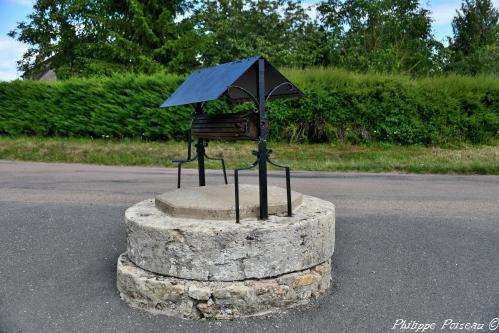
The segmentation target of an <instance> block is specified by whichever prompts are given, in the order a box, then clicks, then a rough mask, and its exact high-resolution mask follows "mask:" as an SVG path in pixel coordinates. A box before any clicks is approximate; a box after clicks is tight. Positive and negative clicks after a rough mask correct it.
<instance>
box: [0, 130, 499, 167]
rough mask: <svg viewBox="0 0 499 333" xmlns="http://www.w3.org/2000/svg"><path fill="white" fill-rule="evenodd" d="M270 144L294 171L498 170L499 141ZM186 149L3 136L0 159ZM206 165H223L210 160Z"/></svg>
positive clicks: (147, 156) (237, 155)
mask: <svg viewBox="0 0 499 333" xmlns="http://www.w3.org/2000/svg"><path fill="white" fill-rule="evenodd" d="M270 147H271V148H272V149H273V151H274V153H273V154H272V159H273V160H274V161H275V162H277V163H279V164H285V165H289V166H291V169H292V170H310V171H367V172H410V173H455V174H493V175H499V142H498V143H497V144H494V145H480V146H477V145H462V146H459V147H453V148H438V147H425V146H399V145H387V144H370V145H346V144H285V143H272V144H270ZM186 148H187V144H186V143H182V142H144V141H138V140H123V141H110V140H101V139H99V140H92V139H75V138H70V139H68V138H49V139H47V138H37V137H20V138H12V137H0V159H8V160H23V161H42V162H69V163H90V164H104V165H144V166H147V165H148V166H165V167H173V166H174V164H173V163H172V162H171V160H173V159H178V158H184V157H185V156H186V154H187V149H186ZM255 148H256V144H255V143H253V142H236V143H226V142H210V144H209V146H208V147H207V153H208V155H210V156H212V157H220V156H222V155H223V156H224V158H225V159H226V161H227V167H228V168H229V169H233V168H235V167H238V166H243V165H246V164H248V163H251V162H253V161H254V156H252V155H251V151H252V150H253V149H255ZM186 167H196V164H195V163H189V164H188V165H186ZM207 167H208V168H219V167H220V165H219V163H216V162H212V161H207Z"/></svg>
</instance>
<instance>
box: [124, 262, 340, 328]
mask: <svg viewBox="0 0 499 333" xmlns="http://www.w3.org/2000/svg"><path fill="white" fill-rule="evenodd" d="M117 281H118V289H119V291H120V295H121V298H122V299H123V300H125V302H127V303H128V304H129V305H130V306H132V307H135V308H138V309H142V310H145V311H148V312H151V313H155V314H166V315H170V316H176V317H183V318H189V319H202V318H206V319H235V318H238V317H248V316H258V315H266V314H271V313H276V312H280V311H282V310H284V309H289V308H292V307H296V306H299V305H304V304H306V303H308V302H309V301H310V300H311V299H312V298H316V297H318V296H320V295H321V294H323V293H325V292H326V290H327V289H328V288H329V286H330V283H331V264H330V261H329V260H328V261H326V262H324V263H322V264H319V265H315V266H313V267H311V268H310V269H306V270H303V271H300V272H294V273H288V274H283V275H281V276H277V277H273V278H267V279H259V280H254V279H249V280H245V281H233V282H215V281H196V280H187V279H178V278H174V277H168V276H163V275H159V274H155V273H152V272H148V271H146V270H143V269H141V268H139V267H137V266H136V265H135V264H134V263H132V262H131V261H130V260H129V259H128V258H127V256H126V254H122V255H121V256H120V258H119V259H118V278H117Z"/></svg>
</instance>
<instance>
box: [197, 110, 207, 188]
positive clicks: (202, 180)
mask: <svg viewBox="0 0 499 333" xmlns="http://www.w3.org/2000/svg"><path fill="white" fill-rule="evenodd" d="M201 113H203V105H202V104H201V103H196V114H201ZM204 147H205V142H204V140H203V139H198V143H197V144H196V153H197V156H198V175H199V186H206V177H205V170H204V156H205V150H204Z"/></svg>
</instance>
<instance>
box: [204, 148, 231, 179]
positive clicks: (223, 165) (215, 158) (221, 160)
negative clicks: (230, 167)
mask: <svg viewBox="0 0 499 333" xmlns="http://www.w3.org/2000/svg"><path fill="white" fill-rule="evenodd" d="M204 157H205V158H206V159H208V160H212V161H220V162H222V171H223V173H224V181H225V184H228V182H227V171H226V170H225V161H224V159H223V158H218V157H209V156H208V155H206V154H204Z"/></svg>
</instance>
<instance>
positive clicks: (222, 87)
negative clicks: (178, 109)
mask: <svg viewBox="0 0 499 333" xmlns="http://www.w3.org/2000/svg"><path fill="white" fill-rule="evenodd" d="M261 58H262V57H261V56H254V57H250V58H246V59H242V60H238V61H234V62H228V63H225V64H221V65H217V66H213V67H208V68H203V69H200V70H197V71H195V72H194V73H192V74H191V75H190V76H189V77H188V78H187V79H186V80H185V81H184V82H183V83H182V84H181V85H180V87H178V88H177V90H175V92H174V93H173V94H172V95H171V96H170V98H168V99H167V100H166V101H165V102H163V104H161V107H166V106H176V105H184V104H193V103H199V102H206V101H212V100H215V99H218V98H219V97H220V96H222V95H225V96H227V97H228V98H229V100H230V101H231V102H244V101H249V100H251V97H249V96H248V95H247V94H246V93H244V90H247V91H248V92H250V93H251V94H252V95H253V96H256V95H257V79H258V71H257V68H258V59H261ZM285 83H287V84H285ZM278 85H281V86H280V87H279V88H278V89H276V90H275V91H274V92H272V95H271V96H270V97H269V99H275V98H283V97H302V96H303V93H302V92H301V91H300V90H299V89H298V88H297V87H296V86H294V85H293V84H292V83H291V82H290V81H289V80H288V79H286V78H285V77H284V76H283V75H282V74H281V73H279V71H278V70H277V69H275V68H274V66H272V65H271V64H270V63H269V62H267V61H266V60H265V95H267V94H268V93H269V92H270V91H271V90H272V89H274V88H275V87H277V86H278ZM236 87H237V88H236ZM241 88H242V89H241ZM243 89H244V90H243Z"/></svg>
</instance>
